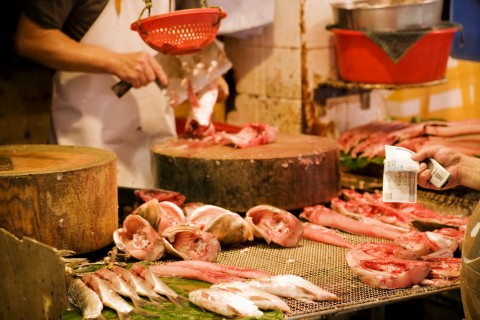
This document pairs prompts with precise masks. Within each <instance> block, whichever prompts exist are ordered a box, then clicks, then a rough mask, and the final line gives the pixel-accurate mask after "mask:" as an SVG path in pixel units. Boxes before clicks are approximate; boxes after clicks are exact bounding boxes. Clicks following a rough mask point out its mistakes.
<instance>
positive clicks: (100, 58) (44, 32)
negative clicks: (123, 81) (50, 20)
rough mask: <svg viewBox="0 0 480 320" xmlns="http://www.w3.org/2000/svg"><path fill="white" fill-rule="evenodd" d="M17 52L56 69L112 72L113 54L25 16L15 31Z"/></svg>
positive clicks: (21, 18)
mask: <svg viewBox="0 0 480 320" xmlns="http://www.w3.org/2000/svg"><path fill="white" fill-rule="evenodd" d="M15 40H16V41H15V43H16V48H17V51H18V53H19V54H20V55H22V56H25V57H27V58H29V59H32V60H34V61H36V62H39V63H41V64H44V65H46V66H48V67H50V68H53V69H56V70H65V71H83V72H99V73H113V70H114V69H115V66H114V63H115V54H114V53H113V52H110V51H108V50H106V49H104V48H101V47H96V46H88V45H84V44H81V43H79V42H77V41H75V40H73V39H71V38H69V37H68V36H66V35H65V34H64V33H63V32H61V31H60V30H56V29H43V28H40V27H38V26H37V25H36V24H34V23H33V22H32V21H31V20H30V19H28V18H27V17H26V16H21V17H20V22H19V25H18V29H17V33H16V39H15Z"/></svg>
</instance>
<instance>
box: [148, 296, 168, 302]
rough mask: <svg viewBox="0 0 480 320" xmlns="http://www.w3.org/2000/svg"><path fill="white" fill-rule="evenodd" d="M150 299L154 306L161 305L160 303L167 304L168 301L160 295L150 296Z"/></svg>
mask: <svg viewBox="0 0 480 320" xmlns="http://www.w3.org/2000/svg"><path fill="white" fill-rule="evenodd" d="M148 299H150V301H151V302H152V303H154V304H159V303H162V302H165V301H168V300H167V299H166V298H164V297H162V296H160V295H157V296H149V297H148Z"/></svg>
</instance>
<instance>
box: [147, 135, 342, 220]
mask: <svg viewBox="0 0 480 320" xmlns="http://www.w3.org/2000/svg"><path fill="white" fill-rule="evenodd" d="M151 151H152V158H153V160H152V166H153V168H152V170H153V174H154V179H155V184H156V186H157V187H159V188H162V189H167V190H173V191H178V192H180V193H182V194H184V195H185V196H186V200H187V202H203V203H205V204H213V205H217V206H220V207H223V208H226V209H229V210H231V211H234V212H246V211H248V209H250V208H251V207H253V206H255V205H259V204H269V205H273V206H276V207H278V208H282V209H284V210H291V209H302V208H304V207H306V206H310V205H314V204H319V203H326V202H328V201H330V199H331V198H332V197H334V196H336V195H337V193H338V191H339V188H340V169H339V168H340V164H339V150H338V147H337V143H336V142H335V141H334V140H331V139H328V138H324V137H318V136H311V135H301V134H299V135H279V136H278V138H277V141H276V142H274V143H271V144H266V145H261V146H256V147H250V148H245V149H239V148H234V147H232V146H222V145H206V144H205V143H202V142H198V141H195V140H191V139H184V138H178V139H171V140H167V141H165V142H162V143H160V144H156V145H154V146H152V149H151Z"/></svg>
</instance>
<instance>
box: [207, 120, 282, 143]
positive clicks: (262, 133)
mask: <svg viewBox="0 0 480 320" xmlns="http://www.w3.org/2000/svg"><path fill="white" fill-rule="evenodd" d="M277 135H278V129H277V128H276V127H272V126H269V125H267V124H263V123H250V124H247V125H245V126H243V128H242V129H241V130H240V131H239V132H238V133H234V134H232V133H226V132H221V133H218V134H217V136H216V137H215V138H216V140H217V141H218V143H220V144H233V145H234V146H235V147H238V148H249V147H254V146H259V145H262V144H268V143H272V142H274V141H275V140H276V139H277Z"/></svg>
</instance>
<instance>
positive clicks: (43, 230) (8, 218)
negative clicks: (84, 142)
mask: <svg viewBox="0 0 480 320" xmlns="http://www.w3.org/2000/svg"><path fill="white" fill-rule="evenodd" d="M0 227H2V228H5V229H6V230H8V231H10V232H12V233H14V234H15V235H16V236H18V237H23V236H28V237H31V238H33V239H36V240H38V241H41V242H43V243H45V244H48V245H50V246H53V247H55V248H57V249H68V250H73V251H75V252H77V253H84V252H90V251H95V250H98V249H100V248H103V247H105V246H106V245H108V244H110V243H112V241H113V240H112V234H113V231H114V230H115V229H116V228H118V199H117V180H116V156H115V154H113V153H112V152H110V151H106V150H102V149H96V148H87V147H68V146H58V145H10V146H0Z"/></svg>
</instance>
